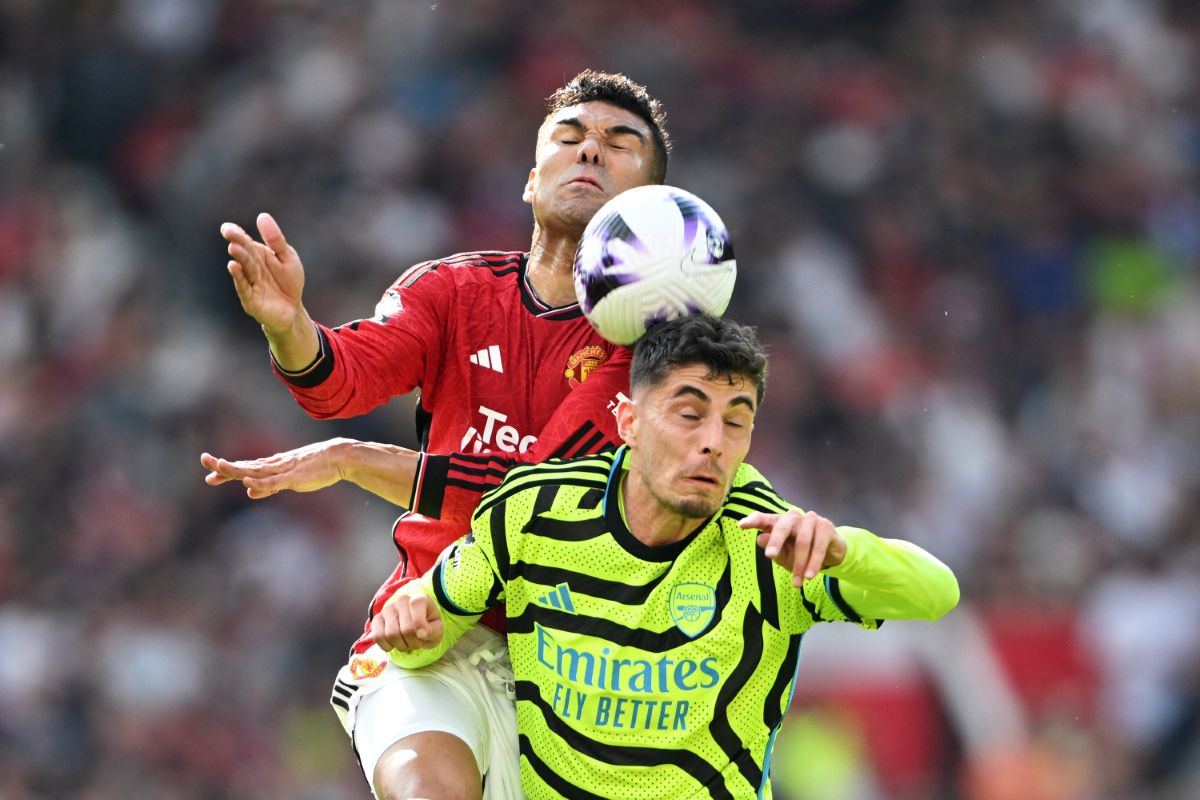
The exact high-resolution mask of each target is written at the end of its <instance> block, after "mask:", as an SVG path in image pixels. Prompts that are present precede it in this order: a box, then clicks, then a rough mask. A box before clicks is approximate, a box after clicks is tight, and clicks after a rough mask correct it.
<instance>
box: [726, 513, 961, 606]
mask: <svg viewBox="0 0 1200 800" xmlns="http://www.w3.org/2000/svg"><path fill="white" fill-rule="evenodd" d="M740 525H741V527H743V528H755V529H758V530H759V531H761V532H760V533H759V534H758V546H759V547H762V548H763V549H764V552H765V553H766V555H767V557H768V558H771V559H773V560H774V561H775V563H777V564H779V565H780V566H782V567H784V568H785V569H787V570H789V571H791V572H792V574H793V576H794V577H793V578H792V583H793V584H794V585H795V586H801V585H802V584H803V583H804V581H806V580H810V579H812V578H814V577H816V574H817V572H818V570H820V571H823V572H824V573H825V574H826V575H827V576H829V577H831V578H837V579H838V584H839V590H840V592H841V597H842V598H843V599H844V600H845V601H846V602H847V603H848V604H849V605H850V606H851V607H852V608H853V609H854V610H855V611H856V612H857V613H858V614H859V615H861V616H862V617H869V618H872V619H877V620H880V619H928V620H934V619H938V618H939V617H942V616H944V615H945V614H947V613H949V612H950V611H951V610H952V609H953V608H954V607H955V606H956V605H958V599H959V589H958V580H957V579H956V578H955V577H954V573H953V572H951V571H950V568H949V567H947V566H946V565H945V564H943V563H942V562H941V561H938V560H937V559H936V558H934V557H933V556H932V555H930V554H929V553H927V552H926V551H924V550H922V549H921V548H920V547H917V546H916V545H915V544H912V543H911V542H906V541H903V540H901V539H881V538H879V537H878V536H875V535H874V534H873V533H871V532H870V531H866V530H863V529H862V528H852V527H847V526H841V527H834V525H833V523H832V522H830V521H829V520H827V519H825V518H824V517H822V516H820V515H818V514H816V513H814V512H812V511H809V512H807V513H803V512H800V511H799V510H796V509H792V510H790V511H788V512H787V513H784V514H767V513H763V512H755V513H753V514H750V515H748V516H747V517H745V518H744V519H743V520H741V523H740Z"/></svg>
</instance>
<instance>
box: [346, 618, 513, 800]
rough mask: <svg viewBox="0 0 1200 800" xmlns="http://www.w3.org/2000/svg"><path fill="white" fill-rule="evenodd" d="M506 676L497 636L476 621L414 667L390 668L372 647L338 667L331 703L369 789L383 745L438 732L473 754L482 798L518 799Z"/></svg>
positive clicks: (504, 651) (508, 672)
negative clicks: (446, 646) (439, 655)
mask: <svg viewBox="0 0 1200 800" xmlns="http://www.w3.org/2000/svg"><path fill="white" fill-rule="evenodd" d="M512 681H513V676H512V664H511V662H510V661H509V658H508V647H507V645H506V644H505V641H504V637H503V636H501V635H499V634H498V633H496V632H495V631H492V630H490V629H488V628H485V627H483V626H477V627H475V628H473V629H471V630H470V631H468V632H467V633H466V634H464V635H463V637H462V639H460V640H459V641H458V642H457V643H456V644H455V645H454V647H453V648H452V649H451V650H450V651H449V652H448V653H446V654H445V655H444V656H442V658H441V659H439V660H438V661H437V662H435V663H433V664H430V665H429V666H428V667H423V668H421V669H415V670H407V669H403V668H401V667H397V666H396V665H395V664H393V663H392V662H391V661H390V660H388V657H387V654H386V653H385V652H384V651H383V650H382V649H380V648H379V647H378V646H372V647H371V649H369V650H367V651H366V652H365V653H363V654H362V655H356V656H353V657H351V659H350V662H349V663H348V664H346V665H345V666H344V667H342V668H341V669H340V670H339V671H338V675H337V679H336V680H335V681H334V685H333V696H332V697H331V698H330V703H332V704H333V708H334V711H336V712H337V715H338V717H339V718H340V719H341V721H342V726H343V727H344V728H345V729H346V733H348V734H349V735H350V741H351V742H352V743H353V746H354V752H355V755H357V756H358V763H359V766H361V767H362V771H363V775H365V776H366V778H367V783H369V784H370V785H371V791H372V792H374V791H375V766H376V765H377V764H378V763H379V759H380V757H381V756H382V755H383V754H384V752H385V751H386V750H387V749H388V748H389V747H391V746H392V745H393V744H395V743H396V742H398V741H399V740H401V739H403V738H404V737H406V736H411V735H413V734H414V733H423V732H426V731H442V732H445V733H449V734H451V735H453V736H457V737H458V738H459V739H462V740H463V741H464V742H466V743H467V746H468V747H470V748H471V752H473V753H474V754H475V763H476V764H477V765H478V766H479V774H480V775H483V776H484V791H483V797H484V800H521V798H523V797H524V795H523V794H522V793H521V768H520V751H519V748H518V744H517V715H516V707H515V705H514V702H513V683H512Z"/></svg>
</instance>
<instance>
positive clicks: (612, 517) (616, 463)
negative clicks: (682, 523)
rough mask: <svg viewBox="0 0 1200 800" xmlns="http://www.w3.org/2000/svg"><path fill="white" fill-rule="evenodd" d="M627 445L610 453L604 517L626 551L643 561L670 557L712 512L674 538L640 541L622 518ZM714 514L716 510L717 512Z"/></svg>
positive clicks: (706, 523) (704, 524) (706, 522)
mask: <svg viewBox="0 0 1200 800" xmlns="http://www.w3.org/2000/svg"><path fill="white" fill-rule="evenodd" d="M628 458H629V445H621V447H620V448H618V449H617V451H616V452H615V453H614V454H613V462H612V467H611V468H610V469H609V471H608V482H607V483H606V484H605V486H604V505H603V508H604V521H605V523H606V524H607V526H608V531H609V533H610V534H612V537H613V539H615V540H616V541H617V544H619V545H621V547H622V548H624V549H625V551H626V552H628V553H629V554H630V555H633V556H636V557H637V558H640V559H642V560H643V561H674V560H675V559H676V558H677V557H678V556H679V554H680V553H682V552H683V551H684V549H685V548H686V547H687V546H688V545H689V544H691V543H692V540H693V539H695V538H696V537H697V536H699V535H700V532H701V531H702V530H704V529H705V528H707V527H708V526H709V525H711V524H712V521H713V520H714V519H716V516H715V515H714V516H712V517H709V518H708V519H706V520H704V522H702V523H701V524H699V525H697V526H696V529H695V530H694V531H692V532H691V533H689V534H688V535H687V536H685V537H684V538H682V539H680V540H679V541H677V542H671V543H670V544H664V545H660V546H658V547H651V546H650V545H648V544H645V543H643V542H642V541H641V540H639V539H638V538H637V537H636V536H634V535H633V533H632V532H631V531H630V530H629V525H627V524H626V522H625V514H624V509H623V506H624V503H623V502H622V500H621V483H622V482H623V481H624V480H625V478H626V476H627V475H628V473H629V461H628ZM717 513H718V514H719V513H720V511H718V512H717Z"/></svg>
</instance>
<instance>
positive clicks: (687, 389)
mask: <svg viewBox="0 0 1200 800" xmlns="http://www.w3.org/2000/svg"><path fill="white" fill-rule="evenodd" d="M684 395H694V396H695V397H698V398H699V399H701V400H703V401H704V402H706V403H710V402H712V398H711V397H709V396H708V395H707V394H705V393H704V390H702V389H699V388H697V387H695V386H692V385H691V384H687V383H685V384H684V385H683V386H680V387H679V388H678V389H676V390H675V394H673V395H671V399H672V400H675V399H677V398H680V397H683V396H684ZM729 405H730V407H733V406H746V408H748V409H750V411H751V412H753V411H754V401H752V400H751V399H750V395H746V394H739V395H738V396H737V397H735V398H733V399H732V400H730V401H729Z"/></svg>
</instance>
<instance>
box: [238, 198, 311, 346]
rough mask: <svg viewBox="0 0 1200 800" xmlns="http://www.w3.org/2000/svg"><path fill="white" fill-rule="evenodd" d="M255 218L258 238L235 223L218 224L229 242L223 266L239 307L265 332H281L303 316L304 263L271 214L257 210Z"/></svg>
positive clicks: (292, 325) (289, 328) (295, 324)
mask: <svg viewBox="0 0 1200 800" xmlns="http://www.w3.org/2000/svg"><path fill="white" fill-rule="evenodd" d="M257 222H258V232H259V235H261V236H262V241H261V242H259V241H256V240H255V239H254V238H253V237H251V236H250V235H249V234H248V233H246V231H245V230H243V229H242V227H241V226H240V225H237V224H236V223H233V222H226V223H224V224H222V225H221V236H223V237H224V238H225V240H226V241H228V242H229V247H228V248H227V249H228V252H229V257H230V261H229V263H228V264H227V265H226V269H227V270H228V271H229V275H230V277H232V278H233V287H234V288H235V289H236V290H237V294H238V299H239V300H241V302H242V309H243V310H245V312H246V313H247V314H249V315H250V316H252V317H254V319H255V320H257V321H258V323H259V324H260V325H262V326H263V328H264V330H266V331H267V333H268V334H272V333H282V332H286V331H289V330H292V329H293V328H294V327H296V326H297V324H298V320H301V319H302V314H303V312H302V307H301V304H300V294H301V292H302V290H303V289H304V265H303V264H301V263H300V256H299V255H297V254H296V248H294V247H292V246H291V245H290V244H288V243H287V239H285V238H284V236H283V230H282V229H280V227H279V223H277V222H276V221H275V218H274V217H272V216H271V215H270V214H266V213H263V214H259V215H258V220H257Z"/></svg>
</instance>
